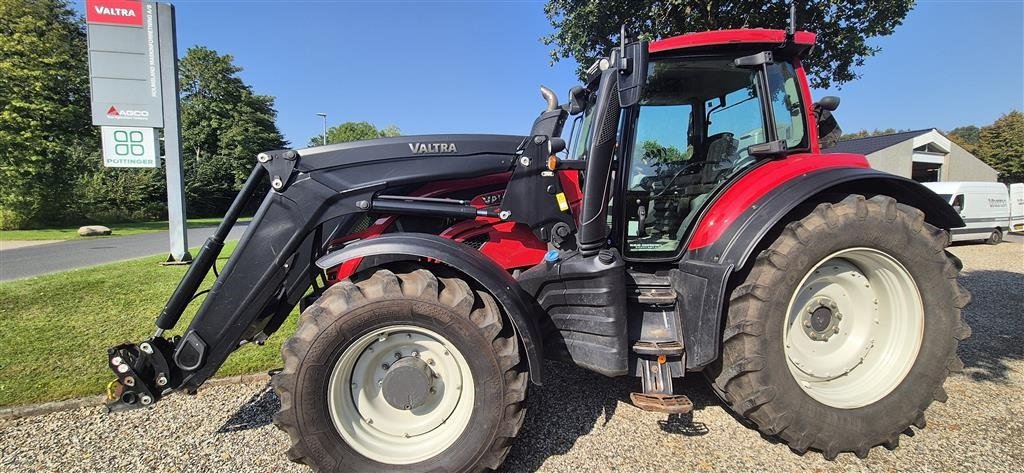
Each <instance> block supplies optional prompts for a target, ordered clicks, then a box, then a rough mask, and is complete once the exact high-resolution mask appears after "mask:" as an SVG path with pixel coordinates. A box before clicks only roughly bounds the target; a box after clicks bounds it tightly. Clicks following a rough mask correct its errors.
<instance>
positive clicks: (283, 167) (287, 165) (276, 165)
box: [256, 149, 299, 192]
mask: <svg viewBox="0 0 1024 473" xmlns="http://www.w3.org/2000/svg"><path fill="white" fill-rule="evenodd" d="M298 157H299V154H298V153H296V152H295V151H294V150H290V149H288V150H278V151H267V152H265V153H260V154H259V156H257V157H256V160H257V161H259V162H260V164H261V165H262V166H263V168H264V169H266V170H267V175H269V176H270V187H273V188H274V190H276V191H278V192H282V191H284V190H285V189H286V188H287V187H288V184H289V183H290V182H291V177H292V172H293V171H295V164H296V162H297V161H298Z"/></svg>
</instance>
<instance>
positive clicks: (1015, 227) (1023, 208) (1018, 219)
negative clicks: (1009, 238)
mask: <svg viewBox="0 0 1024 473" xmlns="http://www.w3.org/2000/svg"><path fill="white" fill-rule="evenodd" d="M1010 231H1011V232H1024V184H1021V183H1017V184H1010Z"/></svg>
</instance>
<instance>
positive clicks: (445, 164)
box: [108, 135, 524, 408]
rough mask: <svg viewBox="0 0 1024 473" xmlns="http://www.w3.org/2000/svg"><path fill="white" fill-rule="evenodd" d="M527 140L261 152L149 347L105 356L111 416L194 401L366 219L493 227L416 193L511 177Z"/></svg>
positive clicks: (455, 138) (449, 139)
mask: <svg viewBox="0 0 1024 473" xmlns="http://www.w3.org/2000/svg"><path fill="white" fill-rule="evenodd" d="M523 140H524V138H523V137H521V136H501V135H436V136H405V137H396V138H384V139H377V140H371V141H363V142H351V143H343V144H337V145H331V146H323V147H317V148H309V149H304V150H279V151H270V152H266V153H261V154H260V155H259V158H258V160H259V163H258V164H257V165H256V166H255V167H254V169H253V171H252V173H251V174H250V175H249V178H248V180H247V181H246V183H245V185H244V186H243V188H242V191H241V192H240V193H239V195H238V196H237V197H236V199H235V201H234V202H233V203H232V205H231V207H230V209H229V211H228V213H227V215H225V218H224V220H223V221H222V222H221V224H220V226H219V227H218V228H217V230H216V232H215V234H214V235H213V236H212V237H211V238H210V239H209V240H208V241H207V242H206V243H205V244H204V245H203V247H202V248H201V250H200V252H199V254H198V255H197V257H196V259H195V261H194V262H193V264H192V266H191V267H190V268H189V270H188V271H187V272H186V274H185V276H184V277H183V278H182V281H181V282H180V283H179V285H178V287H177V289H176V290H175V291H174V293H173V294H172V295H171V297H170V299H169V300H168V302H167V305H166V306H165V308H164V309H163V311H162V312H161V313H160V315H159V317H158V320H157V324H156V325H157V330H156V332H155V333H154V335H153V337H152V338H150V339H148V340H146V341H144V342H142V343H139V344H138V345H135V344H124V345H119V346H117V347H114V348H111V349H110V350H109V351H108V359H109V363H110V368H111V369H112V370H113V371H114V373H115V374H116V375H117V380H116V381H118V382H119V383H120V384H119V385H118V386H117V393H116V397H117V398H118V400H117V402H115V403H113V404H112V408H125V407H138V406H140V405H148V404H151V403H152V402H155V401H157V400H159V399H160V398H161V397H162V396H164V395H166V394H169V393H170V392H173V391H175V390H179V389H184V390H194V389H196V388H197V387H199V386H200V385H201V384H203V382H204V381H206V380H207V379H209V378H210V377H211V376H213V375H214V374H215V373H216V372H217V370H218V369H219V368H220V366H221V365H222V364H223V363H224V361H225V359H226V358H227V357H228V355H229V354H231V352H233V351H234V350H235V349H236V348H238V347H239V346H241V345H243V344H245V343H248V342H255V343H259V344H262V343H263V342H264V341H265V340H266V339H267V337H269V336H270V335H271V334H272V333H274V331H276V330H277V328H278V327H279V326H280V325H281V323H282V322H283V320H284V319H285V318H286V317H287V316H288V314H289V313H291V311H292V309H293V308H294V307H295V306H296V304H297V303H298V301H299V299H300V298H302V297H303V295H304V294H305V293H306V292H307V291H308V290H309V289H310V287H316V288H319V286H320V284H321V281H322V280H323V271H322V270H321V269H320V268H318V267H317V266H316V264H315V262H316V260H317V259H318V258H320V257H322V256H323V255H324V254H325V253H326V251H327V248H328V245H329V244H330V242H331V241H332V240H333V239H335V238H336V237H338V236H341V235H344V234H347V233H348V232H349V229H350V228H351V226H352V224H353V222H354V221H355V220H356V217H357V216H360V215H361V214H363V213H366V212H374V211H376V212H385V213H388V214H397V215H402V214H410V215H424V214H426V215H433V216H442V217H445V216H447V217H452V218H475V217H477V216H488V217H497V215H496V213H495V212H494V211H489V210H484V209H477V208H474V207H472V206H470V205H469V203H468V202H465V201H461V200H450V199H417V198H414V197H403V196H401V195H389V193H399V194H400V193H401V192H402V191H403V190H404V189H408V188H409V187H410V186H413V185H421V184H422V183H425V182H429V181H435V180H440V179H463V178H471V177H478V176H483V175H490V174H495V173H504V172H508V171H510V170H511V169H512V168H513V166H514V162H515V159H516V150H517V148H518V147H519V145H520V144H521V143H522V142H523ZM267 182H269V184H270V191H269V193H268V194H267V195H266V197H265V198H264V199H263V201H262V203H261V204H260V205H259V208H258V210H257V211H256V213H255V215H254V216H253V218H252V221H251V222H250V223H249V224H248V227H247V229H246V231H245V233H244V234H243V236H242V238H241V240H240V241H239V242H238V245H237V247H236V248H235V250H234V252H233V253H232V255H231V257H230V258H229V259H228V261H227V263H226V264H225V266H224V268H223V269H222V270H221V271H220V273H219V276H218V277H217V278H216V280H215V281H214V283H213V286H212V287H211V288H210V289H209V293H208V294H206V296H205V298H203V299H202V304H201V305H200V307H199V309H198V311H197V312H196V315H195V317H194V318H193V319H192V321H191V322H190V323H189V325H188V327H187V328H185V329H184V331H183V332H182V334H181V335H180V336H175V337H172V338H168V337H165V333H167V332H169V331H171V330H172V329H175V328H176V326H177V323H178V320H179V319H180V318H181V315H182V313H183V312H184V310H185V308H186V306H187V305H188V304H189V303H190V302H192V301H193V300H196V299H198V295H197V294H199V293H198V292H197V291H198V289H199V286H200V284H201V283H202V281H203V280H204V278H205V277H206V276H207V273H208V272H209V271H210V269H211V267H212V266H213V264H214V262H215V261H216V259H217V256H218V254H219V253H220V251H221V249H222V248H223V246H224V240H225V238H226V236H227V234H228V232H229V231H230V230H231V228H232V227H233V226H234V224H235V223H236V221H237V219H238V217H239V214H240V213H241V211H242V209H243V208H245V207H246V205H247V204H248V203H249V202H250V201H251V200H252V199H253V198H254V196H255V195H257V193H258V190H259V189H260V188H261V187H263V186H265V185H266V184H265V183H267Z"/></svg>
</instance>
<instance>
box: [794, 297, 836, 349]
mask: <svg viewBox="0 0 1024 473" xmlns="http://www.w3.org/2000/svg"><path fill="white" fill-rule="evenodd" d="M838 309H839V305H838V304H836V302H835V301H834V300H832V299H830V298H828V297H821V298H818V299H815V300H812V301H811V302H810V303H808V304H807V307H805V308H804V310H803V317H802V318H803V323H802V324H801V325H803V328H804V333H806V334H807V337H808V338H810V339H811V340H815V341H819V342H827V341H828V339H829V338H831V337H832V336H833V335H835V334H837V333H839V330H840V328H839V323H840V321H841V320H843V314H842V313H841V312H839V310H838Z"/></svg>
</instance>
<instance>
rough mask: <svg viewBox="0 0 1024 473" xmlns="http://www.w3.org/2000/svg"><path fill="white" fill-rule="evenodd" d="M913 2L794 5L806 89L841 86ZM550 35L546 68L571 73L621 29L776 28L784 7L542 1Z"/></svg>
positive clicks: (741, 1) (818, 0)
mask: <svg viewBox="0 0 1024 473" xmlns="http://www.w3.org/2000/svg"><path fill="white" fill-rule="evenodd" d="M913 4H914V1H913V0H870V1H868V0H856V1H842V2H836V1H834V0H804V1H801V2H797V12H796V19H797V26H798V28H799V29H801V30H806V31H813V32H816V33H817V34H818V42H817V47H816V48H815V51H814V53H813V54H811V55H810V56H809V57H808V58H806V59H805V60H804V64H805V65H806V66H807V67H808V70H809V78H810V82H811V86H812V87H815V88H819V89H824V88H828V87H830V86H832V85H833V84H834V85H841V84H844V83H846V82H849V81H851V80H854V79H856V78H857V77H858V75H857V73H856V71H855V69H856V68H857V67H860V66H861V65H863V64H864V59H865V58H868V57H870V56H874V55H875V54H878V52H879V51H880V50H881V48H878V47H875V46H870V45H868V42H867V41H868V39H870V38H875V37H879V36H888V35H890V34H892V33H893V31H895V29H896V27H897V26H899V25H900V24H901V23H902V22H903V19H904V18H905V17H906V16H907V13H908V12H909V11H910V9H911V8H912V7H913ZM544 12H545V13H546V14H547V16H548V20H549V21H550V22H551V25H552V26H554V28H555V30H556V31H555V33H554V34H551V35H550V36H545V37H543V38H542V40H543V41H544V44H548V45H554V49H553V50H552V51H551V58H552V61H558V60H559V59H563V58H575V59H576V61H577V63H578V64H579V68H578V72H579V73H580V75H581V77H582V73H583V71H584V70H585V69H586V68H587V67H589V66H590V64H591V63H593V62H594V60H595V59H597V58H599V57H602V56H606V55H607V54H608V51H609V50H610V49H611V48H612V47H613V46H615V45H616V44H617V43H618V41H619V38H618V36H619V27H620V26H622V25H625V27H626V31H628V32H629V33H630V35H631V36H633V37H638V38H640V39H645V40H655V39H659V38H665V37H669V36H675V35H680V34H683V33H690V32H695V31H704V30H719V29H728V28H783V27H785V26H786V24H787V21H788V18H789V1H781V0H775V1H771V2H765V1H764V0H735V1H729V2H724V1H719V0H640V1H636V0H608V1H601V2H598V1H593V0H548V3H547V4H546V5H545V6H544Z"/></svg>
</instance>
